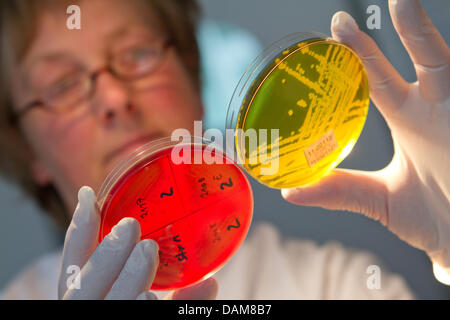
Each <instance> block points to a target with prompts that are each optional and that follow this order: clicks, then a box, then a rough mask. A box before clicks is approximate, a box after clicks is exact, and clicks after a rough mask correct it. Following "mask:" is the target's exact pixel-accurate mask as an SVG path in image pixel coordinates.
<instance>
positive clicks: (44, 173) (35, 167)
mask: <svg viewBox="0 0 450 320" xmlns="http://www.w3.org/2000/svg"><path fill="white" fill-rule="evenodd" d="M31 170H32V173H33V178H34V181H35V182H36V183H37V184H38V185H40V186H46V185H48V184H50V182H51V177H50V173H49V172H48V170H47V168H45V166H44V165H43V164H42V162H41V161H40V160H38V159H34V160H33V162H32V164H31Z"/></svg>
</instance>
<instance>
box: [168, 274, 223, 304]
mask: <svg viewBox="0 0 450 320" xmlns="http://www.w3.org/2000/svg"><path fill="white" fill-rule="evenodd" d="M217 291H218V284H217V280H216V279H215V278H213V277H210V278H208V279H206V280H204V281H202V282H199V283H197V284H194V285H192V286H189V287H186V288H183V289H178V290H174V291H172V292H170V293H169V294H168V295H167V296H165V297H164V300H214V299H215V298H216V296H217Z"/></svg>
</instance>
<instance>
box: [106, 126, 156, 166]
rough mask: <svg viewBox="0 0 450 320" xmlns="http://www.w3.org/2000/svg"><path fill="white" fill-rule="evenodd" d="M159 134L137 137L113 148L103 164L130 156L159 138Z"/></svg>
mask: <svg viewBox="0 0 450 320" xmlns="http://www.w3.org/2000/svg"><path fill="white" fill-rule="evenodd" d="M161 137H162V134H161V133H155V134H150V135H144V136H138V137H135V138H132V139H130V140H128V141H127V142H125V143H124V144H122V145H120V146H119V147H118V148H115V149H114V150H112V151H111V152H109V153H108V154H107V155H106V157H105V163H106V164H109V163H110V162H111V161H113V160H118V158H123V157H125V156H126V155H128V154H130V153H131V152H133V151H134V150H136V149H137V148H139V147H140V146H142V145H144V144H146V143H148V142H150V141H153V140H155V139H158V138H161Z"/></svg>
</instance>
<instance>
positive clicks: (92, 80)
mask: <svg viewBox="0 0 450 320" xmlns="http://www.w3.org/2000/svg"><path fill="white" fill-rule="evenodd" d="M174 44H175V42H174V40H173V38H168V39H166V40H165V41H163V45H162V48H161V49H162V50H161V57H163V55H164V54H165V53H166V51H167V50H168V49H169V48H170V47H171V46H173V45H174ZM157 67H158V64H155V65H154V67H153V68H151V69H150V70H149V71H147V72H146V73H145V74H141V75H139V76H137V77H135V78H132V79H124V77H121V76H120V75H119V74H117V72H116V71H115V70H114V68H112V67H111V63H110V62H109V63H108V65H107V66H104V67H101V68H99V69H97V70H95V71H92V72H90V73H88V74H87V75H86V76H87V80H89V91H88V93H87V94H86V96H85V97H83V98H80V99H79V101H77V102H74V105H76V104H78V103H80V102H81V101H84V100H89V99H90V98H92V96H93V95H94V93H95V91H96V87H97V86H96V81H97V78H98V76H99V75H100V74H102V73H103V72H105V71H106V72H108V73H110V74H112V75H114V76H115V77H116V78H118V79H120V80H122V81H136V80H139V79H141V78H145V77H146V76H148V75H150V74H151V73H152V72H153V71H155V70H156V69H157ZM45 105H46V103H45V102H44V101H43V100H42V98H39V99H36V100H34V101H31V102H30V103H27V104H26V105H25V106H24V107H22V108H21V109H20V110H19V111H14V110H10V121H11V123H12V124H16V123H17V122H18V121H19V119H20V118H21V117H23V116H24V115H25V114H26V113H28V112H29V111H30V110H33V109H34V108H38V107H43V109H44V110H46V111H49V112H51V111H50V110H49V109H48V108H45V107H44V106H45ZM10 109H11V108H10ZM55 113H57V112H55Z"/></svg>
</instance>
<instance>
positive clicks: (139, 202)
mask: <svg viewBox="0 0 450 320" xmlns="http://www.w3.org/2000/svg"><path fill="white" fill-rule="evenodd" d="M188 148H190V151H191V160H192V161H191V163H181V164H175V163H174V161H172V149H173V146H172V147H167V148H165V149H162V150H161V149H160V150H158V151H156V152H153V153H151V154H150V155H148V156H146V157H144V158H143V159H140V160H139V161H137V162H136V163H135V164H134V165H133V166H130V167H129V168H128V169H127V170H126V172H125V173H124V174H122V175H121V176H120V178H118V179H117V180H116V182H115V183H114V185H113V186H112V187H111V188H110V190H109V191H108V192H107V194H106V196H105V197H104V199H105V200H104V201H103V203H102V206H101V208H100V212H101V217H102V223H101V228H100V238H99V241H101V240H102V239H103V238H104V237H105V236H106V235H107V234H108V233H109V232H110V231H111V229H112V227H114V225H116V224H117V223H118V222H119V221H120V220H121V219H122V218H124V217H132V218H135V219H136V220H138V221H139V223H140V226H141V235H142V236H141V239H147V238H150V239H153V240H155V241H156V242H157V243H158V245H159V254H160V263H159V266H158V270H157V273H156V276H155V279H154V282H153V284H152V286H151V289H152V290H172V289H177V288H182V287H185V286H188V285H191V284H194V283H196V282H199V281H201V280H203V279H205V278H207V277H209V276H211V275H212V274H213V273H215V272H216V271H217V270H219V269H220V268H221V267H222V266H223V265H224V264H225V263H226V261H227V260H228V259H229V258H230V257H231V256H232V255H233V254H234V252H235V251H236V250H237V249H238V248H239V246H240V245H241V243H242V242H243V240H244V238H245V236H246V234H247V232H248V229H249V227H250V222H251V219H252V212H253V195H252V191H251V188H250V184H249V182H248V180H247V178H246V176H245V175H244V173H243V172H242V171H241V169H240V168H239V167H238V166H237V165H236V164H235V163H233V162H231V161H229V162H227V158H226V155H225V154H223V153H220V152H219V151H217V150H216V151H213V152H216V153H217V154H214V155H215V156H216V157H218V156H219V157H221V158H222V159H223V161H222V163H213V164H206V163H203V162H202V163H200V164H195V161H194V157H195V156H196V154H197V155H198V153H202V152H203V151H204V149H205V145H204V144H192V145H189V147H188Z"/></svg>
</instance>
